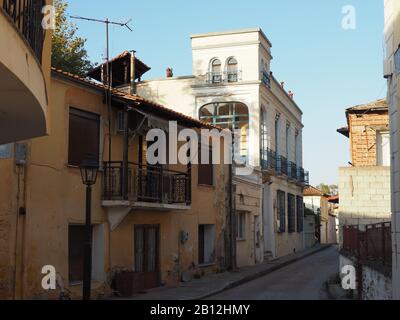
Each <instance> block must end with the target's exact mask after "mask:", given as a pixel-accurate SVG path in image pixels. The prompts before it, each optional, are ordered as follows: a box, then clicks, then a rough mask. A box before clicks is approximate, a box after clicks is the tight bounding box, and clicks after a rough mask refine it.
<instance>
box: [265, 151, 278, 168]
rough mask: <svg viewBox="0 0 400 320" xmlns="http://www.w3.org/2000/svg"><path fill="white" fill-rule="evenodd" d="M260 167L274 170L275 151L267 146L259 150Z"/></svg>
mask: <svg viewBox="0 0 400 320" xmlns="http://www.w3.org/2000/svg"><path fill="white" fill-rule="evenodd" d="M261 167H262V169H264V170H276V152H275V151H274V150H271V149H269V148H267V149H263V150H261Z"/></svg>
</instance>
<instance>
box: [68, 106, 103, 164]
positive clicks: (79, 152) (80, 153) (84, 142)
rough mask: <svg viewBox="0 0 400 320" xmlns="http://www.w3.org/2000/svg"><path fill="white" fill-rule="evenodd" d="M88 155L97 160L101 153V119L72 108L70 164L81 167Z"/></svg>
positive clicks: (69, 147) (70, 115)
mask: <svg viewBox="0 0 400 320" xmlns="http://www.w3.org/2000/svg"><path fill="white" fill-rule="evenodd" d="M88 153H91V154H93V155H94V156H95V157H96V158H98V157H99V153H100V117H99V116H98V115H96V114H93V113H89V112H85V111H81V110H78V109H75V108H70V112H69V141H68V164H69V165H72V166H79V165H80V164H81V163H82V161H83V159H84V158H85V157H86V156H87V154H88Z"/></svg>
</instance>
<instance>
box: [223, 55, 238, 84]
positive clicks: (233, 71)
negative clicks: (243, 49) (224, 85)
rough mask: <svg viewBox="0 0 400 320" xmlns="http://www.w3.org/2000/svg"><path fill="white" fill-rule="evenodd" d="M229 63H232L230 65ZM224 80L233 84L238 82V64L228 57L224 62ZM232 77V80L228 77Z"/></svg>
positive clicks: (233, 58) (235, 60) (234, 59)
mask: <svg viewBox="0 0 400 320" xmlns="http://www.w3.org/2000/svg"><path fill="white" fill-rule="evenodd" d="M231 61H234V63H232V62H231ZM226 75H227V76H226V80H227V82H228V83H235V82H238V81H239V62H238V60H237V59H236V58H235V57H229V58H228V59H227V61H226ZM231 75H234V77H233V78H231V77H230V76H231Z"/></svg>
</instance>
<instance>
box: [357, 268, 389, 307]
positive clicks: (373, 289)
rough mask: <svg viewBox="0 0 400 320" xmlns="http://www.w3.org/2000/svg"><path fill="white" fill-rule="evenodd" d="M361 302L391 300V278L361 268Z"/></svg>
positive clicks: (372, 270) (369, 269)
mask: <svg viewBox="0 0 400 320" xmlns="http://www.w3.org/2000/svg"><path fill="white" fill-rule="evenodd" d="M362 275H363V276H362V277H363V279H362V281H363V292H362V299H363V300H392V278H391V277H387V276H385V275H383V274H382V273H380V272H378V271H376V270H374V269H371V268H369V267H367V266H363V270H362Z"/></svg>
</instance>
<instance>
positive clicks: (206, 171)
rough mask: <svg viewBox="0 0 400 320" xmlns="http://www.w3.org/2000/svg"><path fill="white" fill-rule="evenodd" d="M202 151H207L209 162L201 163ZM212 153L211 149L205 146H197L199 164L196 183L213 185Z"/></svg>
mask: <svg viewBox="0 0 400 320" xmlns="http://www.w3.org/2000/svg"><path fill="white" fill-rule="evenodd" d="M202 152H209V163H208V164H203V163H201V162H202V161H201V159H202V156H201V155H202ZM212 159H213V153H212V149H211V148H209V147H207V148H205V147H201V146H199V166H198V168H199V169H198V180H199V182H198V184H199V185H205V186H213V185H214V166H213V164H212V161H213V160H212Z"/></svg>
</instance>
